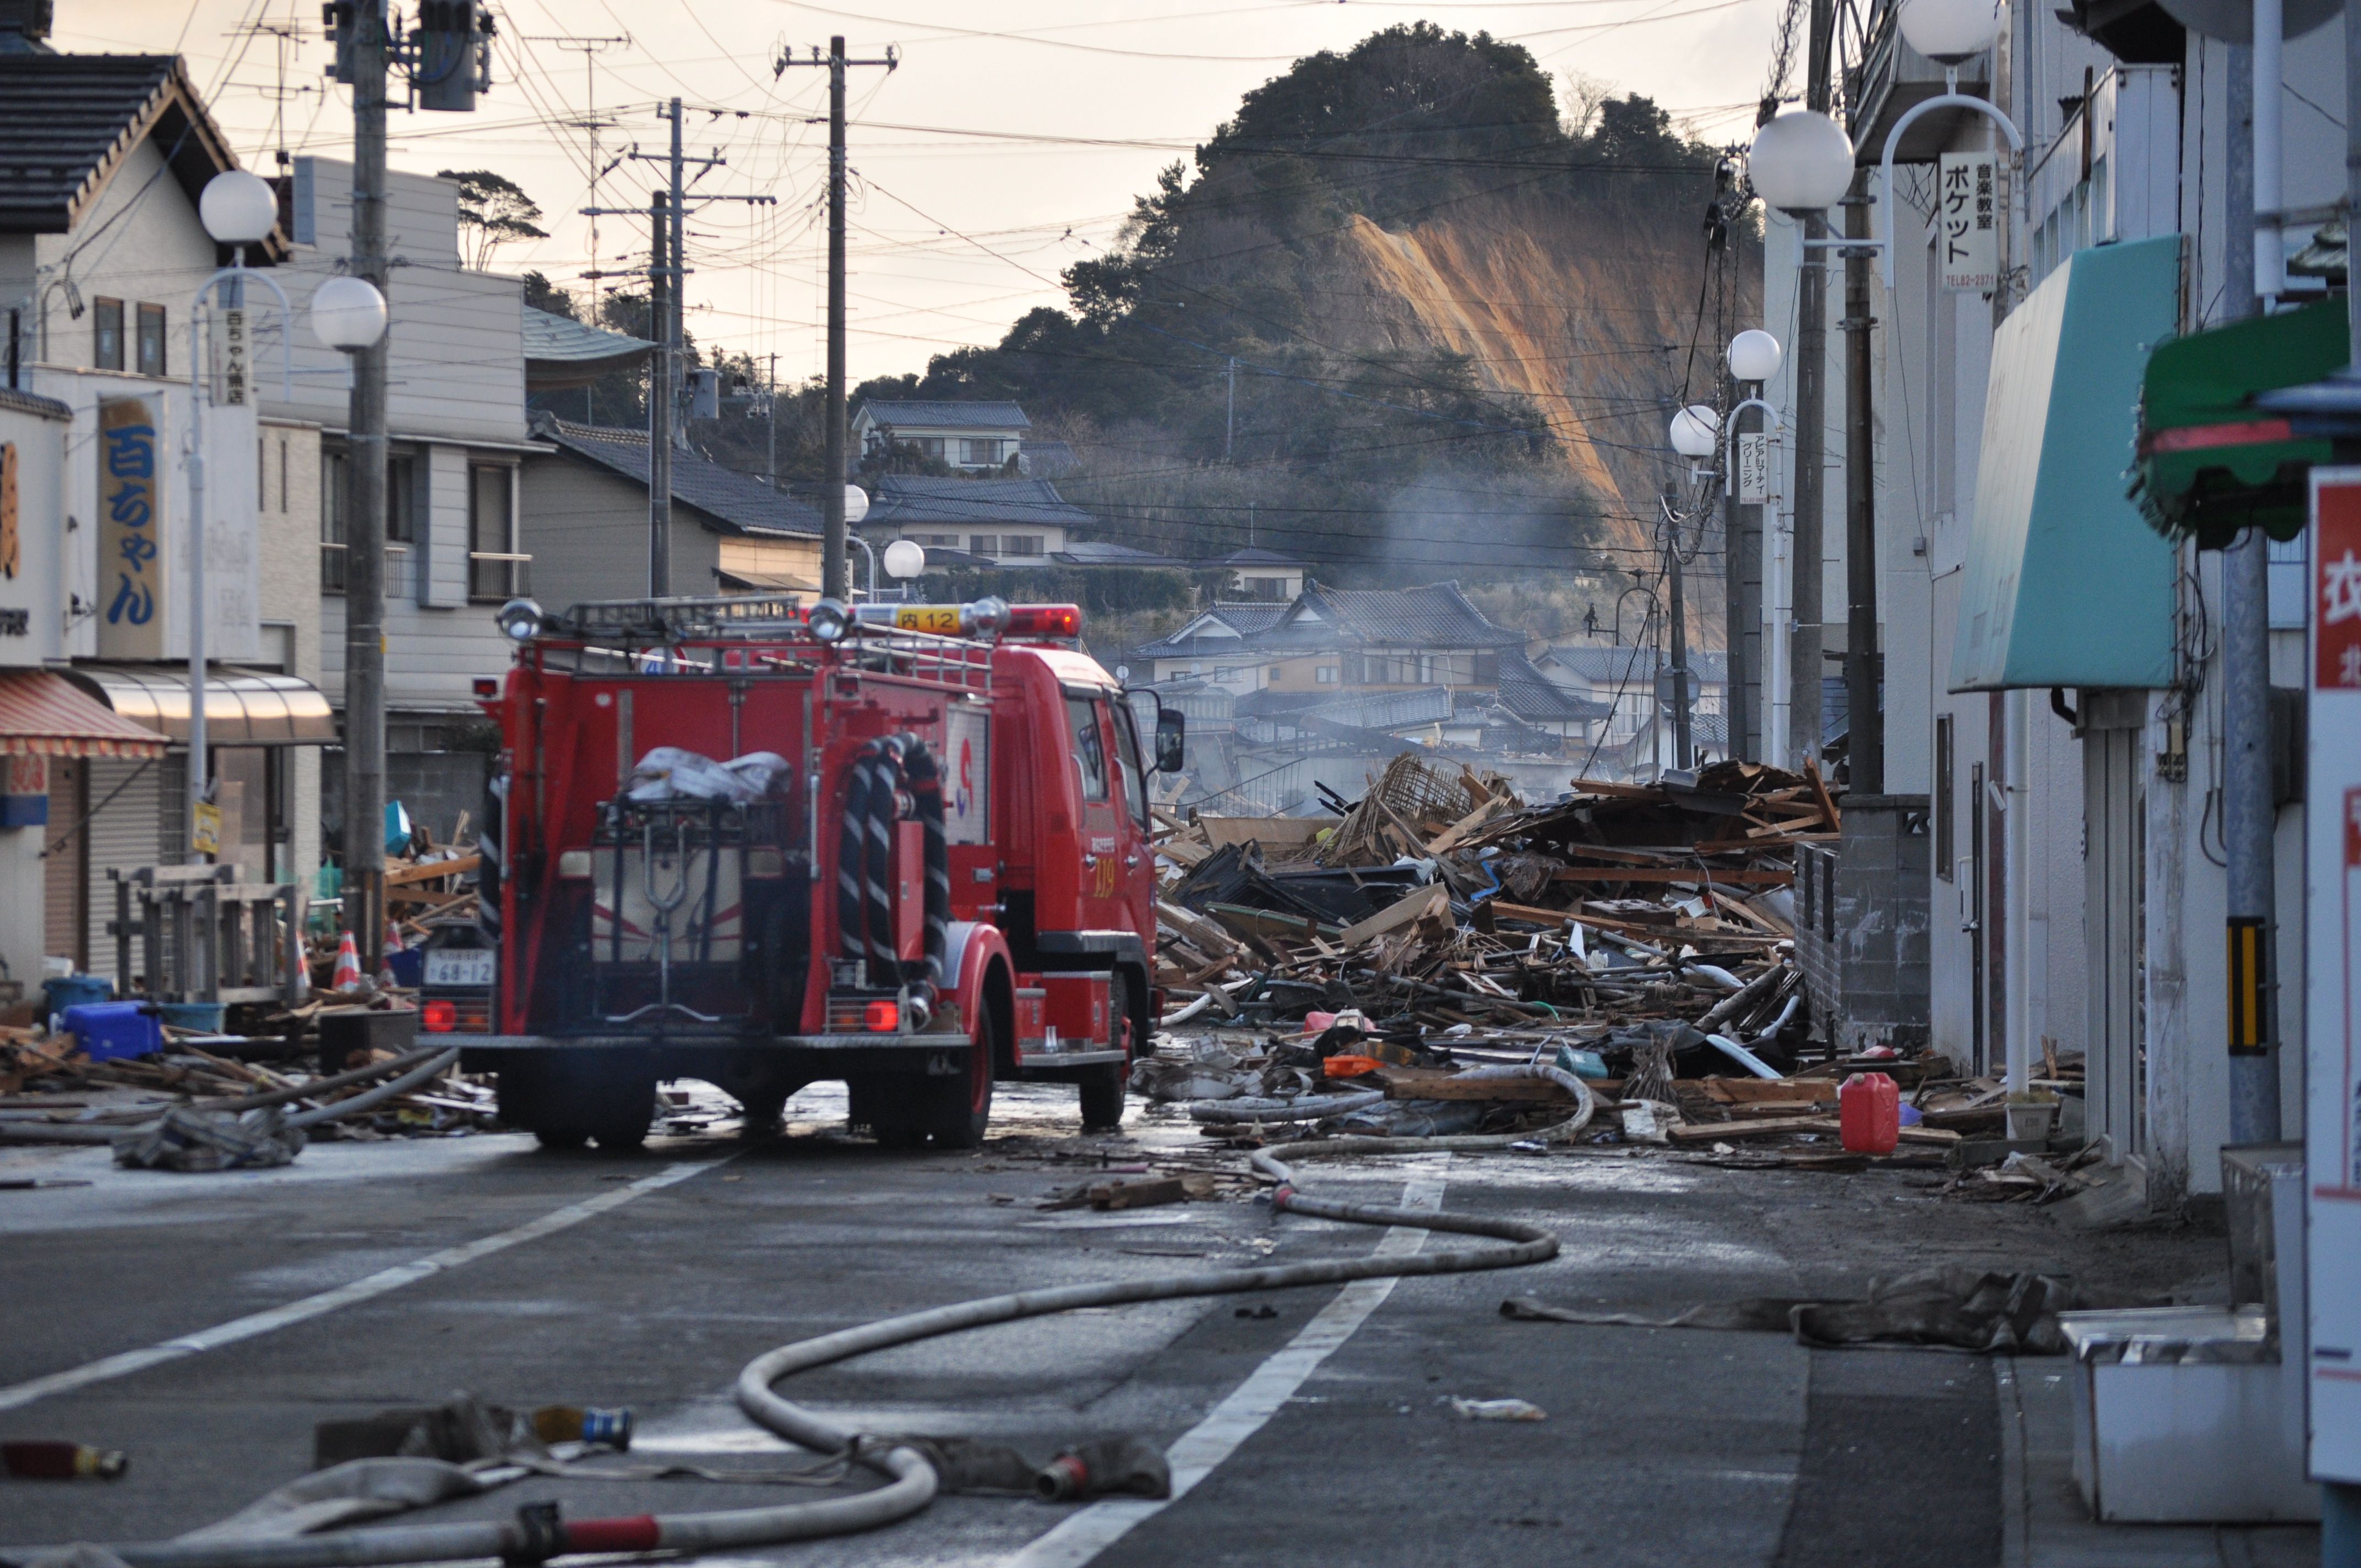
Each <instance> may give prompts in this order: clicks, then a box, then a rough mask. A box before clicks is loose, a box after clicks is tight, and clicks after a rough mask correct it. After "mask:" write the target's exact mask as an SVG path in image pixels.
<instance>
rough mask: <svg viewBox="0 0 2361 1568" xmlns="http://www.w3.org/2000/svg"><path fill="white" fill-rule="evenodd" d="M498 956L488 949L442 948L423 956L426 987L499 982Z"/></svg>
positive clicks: (485, 984) (486, 984)
mask: <svg viewBox="0 0 2361 1568" xmlns="http://www.w3.org/2000/svg"><path fill="white" fill-rule="evenodd" d="M499 977H500V954H498V953H496V952H494V951H493V950H492V949H491V948H444V949H443V950H441V951H439V952H430V953H428V954H427V955H426V975H425V979H426V983H427V984H428V985H430V986H436V985H484V986H488V985H490V984H491V983H492V982H493V981H496V980H497V979H499Z"/></svg>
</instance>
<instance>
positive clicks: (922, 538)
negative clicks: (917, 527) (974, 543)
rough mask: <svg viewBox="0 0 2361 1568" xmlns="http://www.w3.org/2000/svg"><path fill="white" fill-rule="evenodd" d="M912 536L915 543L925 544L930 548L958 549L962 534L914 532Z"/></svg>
mask: <svg viewBox="0 0 2361 1568" xmlns="http://www.w3.org/2000/svg"><path fill="white" fill-rule="evenodd" d="M910 538H911V541H912V542H913V543H918V544H923V545H925V546H926V547H927V548H928V549H929V550H936V549H941V550H956V549H958V548H959V547H960V536H959V535H958V534H956V533H914V534H912V535H910Z"/></svg>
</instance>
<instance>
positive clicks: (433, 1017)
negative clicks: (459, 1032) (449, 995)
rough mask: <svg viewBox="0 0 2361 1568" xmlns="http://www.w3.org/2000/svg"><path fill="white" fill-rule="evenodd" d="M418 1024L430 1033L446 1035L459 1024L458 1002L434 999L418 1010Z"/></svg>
mask: <svg viewBox="0 0 2361 1568" xmlns="http://www.w3.org/2000/svg"><path fill="white" fill-rule="evenodd" d="M418 1026H419V1027H420V1028H422V1029H423V1030H425V1031H426V1032H427V1033H428V1034H430V1035H447V1034H449V1033H450V1032H451V1031H452V1030H454V1029H456V1028H457V1027H458V1026H459V1004H458V1003H456V1002H448V1001H434V1002H430V1003H427V1004H426V1005H425V1006H423V1007H421V1008H420V1009H419V1010H418Z"/></svg>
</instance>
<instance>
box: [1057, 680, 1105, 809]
mask: <svg viewBox="0 0 2361 1568" xmlns="http://www.w3.org/2000/svg"><path fill="white" fill-rule="evenodd" d="M1066 722H1067V723H1068V724H1069V725H1071V727H1072V729H1073V731H1074V765H1075V766H1076V767H1078V768H1080V769H1081V770H1082V798H1083V799H1084V800H1105V799H1107V798H1108V787H1107V756H1106V740H1105V737H1104V736H1103V735H1102V734H1101V733H1100V731H1099V705H1098V704H1097V703H1096V702H1095V701H1093V699H1091V698H1089V697H1086V696H1069V697H1067V698H1066Z"/></svg>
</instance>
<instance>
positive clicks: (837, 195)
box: [772, 38, 900, 603]
mask: <svg viewBox="0 0 2361 1568" xmlns="http://www.w3.org/2000/svg"><path fill="white" fill-rule="evenodd" d="M898 63H900V56H898V55H897V54H896V53H895V51H894V50H893V49H887V50H886V51H885V55H884V59H882V60H850V59H847V58H846V57H845V53H844V39H843V38H830V39H829V40H828V53H827V54H826V55H825V56H823V55H821V53H820V52H819V50H818V49H817V48H815V49H813V50H812V52H811V58H810V59H808V60H797V59H796V58H795V57H793V56H792V55H785V54H782V55H781V56H780V57H779V59H778V61H777V63H776V64H775V66H774V69H773V71H772V74H773V75H774V76H780V75H785V73H786V69H787V67H789V66H791V65H825V66H826V67H828V396H827V401H826V404H825V406H824V408H823V410H822V412H821V415H820V419H821V430H822V432H823V437H822V441H821V449H822V452H823V454H824V455H823V457H822V459H821V462H822V464H823V466H824V467H825V469H826V475H825V477H824V478H823V480H822V482H821V485H820V517H821V520H822V522H823V530H824V531H823V532H822V534H821V540H820V592H821V593H823V594H825V595H826V596H827V597H828V598H832V599H837V600H839V601H841V602H846V603H849V602H851V598H852V572H851V565H850V564H849V563H848V562H847V561H846V559H845V552H846V548H847V546H846V543H845V537H844V443H845V433H844V167H845V160H844V73H845V72H846V71H848V70H850V69H851V67H853V66H856V65H863V66H867V65H882V66H884V68H885V69H886V70H887V71H892V70H893V69H894V68H895V65H897V64H898Z"/></svg>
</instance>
